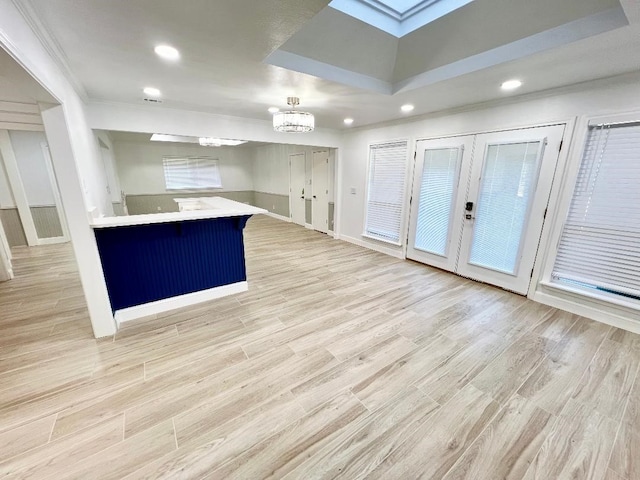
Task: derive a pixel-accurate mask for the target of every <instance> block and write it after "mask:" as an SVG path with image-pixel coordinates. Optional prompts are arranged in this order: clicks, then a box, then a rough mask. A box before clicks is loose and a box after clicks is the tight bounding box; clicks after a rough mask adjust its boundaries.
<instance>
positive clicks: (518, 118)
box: [337, 74, 640, 332]
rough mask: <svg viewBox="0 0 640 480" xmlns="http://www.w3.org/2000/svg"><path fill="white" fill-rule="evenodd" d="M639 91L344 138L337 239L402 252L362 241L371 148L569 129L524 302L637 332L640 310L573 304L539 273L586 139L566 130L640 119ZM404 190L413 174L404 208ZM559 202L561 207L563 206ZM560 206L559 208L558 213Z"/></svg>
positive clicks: (594, 90)
mask: <svg viewBox="0 0 640 480" xmlns="http://www.w3.org/2000/svg"><path fill="white" fill-rule="evenodd" d="M639 84H640V74H628V75H624V76H620V77H617V78H611V79H606V80H601V81H596V82H591V83H589V84H582V85H577V86H573V87H568V88H564V89H559V90H556V91H554V92H547V93H546V94H544V95H531V96H527V97H522V98H514V99H512V100H509V101H505V102H504V103H502V104H494V105H493V106H486V107H484V108H481V107H478V108H475V109H470V110H468V111H461V112H458V113H449V114H446V113H443V114H435V115H430V116H426V117H422V118H418V119H414V120H411V121H405V122H396V123H390V124H386V125H381V126H376V127H371V128H366V127H363V128H360V129H357V130H353V131H350V132H349V133H347V134H346V135H345V136H344V140H343V148H342V149H341V151H340V162H339V166H338V168H339V177H340V182H339V185H338V190H337V196H338V204H337V207H339V213H338V215H337V221H338V222H339V223H338V227H337V236H338V238H343V239H347V240H350V241H355V242H356V243H359V244H361V245H364V246H368V247H370V248H373V249H376V250H379V251H383V252H385V253H389V254H391V255H395V256H398V257H404V253H405V252H404V248H405V247H404V245H403V247H395V246H393V245H389V244H382V243H379V242H376V241H375V240H370V239H367V238H365V237H362V235H361V234H362V232H363V227H364V213H365V193H366V181H367V179H366V174H367V162H368V147H369V145H370V144H371V143H375V142H380V141H386V140H393V139H400V138H406V139H409V142H410V148H411V149H412V150H414V149H415V141H416V140H417V139H424V138H434V137H439V136H447V135H459V134H470V133H478V132H484V131H491V130H501V129H510V128H518V127H527V126H533V125H540V124H545V123H556V122H563V123H564V122H566V123H567V124H568V125H569V129H568V132H567V133H566V134H565V138H564V146H563V152H564V154H562V155H561V159H560V160H559V164H558V169H557V172H556V176H555V181H554V186H553V191H552V194H551V199H550V203H549V212H548V214H547V221H546V222H545V227H544V230H543V233H542V239H541V243H540V253H539V255H538V257H537V258H538V260H537V261H536V267H535V270H534V275H533V282H534V283H533V287H532V289H531V290H530V293H529V296H530V298H533V299H535V300H538V301H541V302H543V303H547V304H550V305H553V306H556V307H558V308H563V309H566V310H569V311H572V312H574V313H578V314H580V315H585V316H589V317H591V318H594V319H596V320H599V321H602V322H605V323H610V324H612V325H616V326H619V327H622V328H626V329H629V330H632V331H637V332H640V310H634V309H629V308H627V309H623V308H617V307H613V306H611V305H608V304H603V303H602V302H594V301H591V300H590V299H588V298H585V297H582V296H575V295H574V296H572V297H571V296H569V295H565V294H564V293H562V292H558V291H551V289H550V288H549V287H545V286H544V285H543V283H544V282H545V281H546V280H548V278H545V275H546V276H548V269H547V272H546V273H545V269H544V266H545V264H546V265H548V264H549V263H550V262H552V261H553V259H554V258H555V248H556V247H555V242H554V241H551V238H552V234H554V235H558V232H559V231H561V228H562V224H563V222H564V218H565V217H566V209H567V208H568V202H567V201H566V196H567V195H568V196H570V195H571V189H570V188H563V187H564V185H572V184H573V182H574V180H575V178H571V177H570V176H568V175H566V174H565V172H568V171H577V168H576V167H577V165H579V163H580V161H581V155H582V150H583V144H582V142H583V139H584V135H583V133H584V132H582V131H576V132H573V131H572V129H571V127H572V126H574V125H577V127H576V128H577V129H585V128H586V120H585V119H586V118H587V117H591V116H597V115H609V114H616V113H627V112H640V89H639V88H638V85H639ZM410 182H411V169H409V172H408V174H407V192H408V193H407V199H406V200H407V202H406V206H407V207H408V198H409V195H410V192H409V190H410V188H409V186H410V184H411V183H410ZM351 188H355V189H356V194H355V195H353V194H351V193H350V189H351ZM563 195H564V198H565V201H564V202H561V198H562V196H563ZM561 205H564V206H562V207H561ZM406 224H407V221H406V220H405V225H404V228H403V232H402V235H401V238H406V234H407V225H406ZM554 232H555V233H554ZM556 238H557V237H556ZM403 244H404V242H403Z"/></svg>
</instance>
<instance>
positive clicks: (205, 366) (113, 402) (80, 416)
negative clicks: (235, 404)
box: [52, 348, 246, 438]
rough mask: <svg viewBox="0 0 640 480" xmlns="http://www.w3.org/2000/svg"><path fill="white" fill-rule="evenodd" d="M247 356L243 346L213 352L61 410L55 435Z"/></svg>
mask: <svg viewBox="0 0 640 480" xmlns="http://www.w3.org/2000/svg"><path fill="white" fill-rule="evenodd" d="M245 358H246V357H245V355H244V353H243V352H242V350H241V349H240V348H234V349H228V350H225V351H222V352H219V353H218V354H215V355H211V356H210V357H209V358H208V360H207V362H204V363H200V364H197V365H194V366H193V367H192V368H190V369H185V370H181V371H178V372H168V373H165V374H163V375H159V376H157V377H154V378H152V379H150V380H146V381H142V382H138V383H135V384H133V385H130V386H128V387H125V388H124V389H122V390H119V391H116V392H113V393H112V394H110V395H105V396H102V397H100V398H97V399H90V400H86V401H83V402H79V403H78V404H77V405H74V406H73V407H71V408H68V409H66V410H63V411H62V412H60V413H59V414H58V419H57V421H56V424H55V427H54V429H53V435H52V438H58V437H60V436H62V435H67V434H69V433H72V432H74V431H77V430H80V429H82V428H84V427H87V426H89V425H92V424H94V423H97V422H98V421H100V420H101V419H103V418H105V417H110V416H112V415H115V414H117V413H119V412H122V411H124V410H125V409H127V408H131V407H132V406H134V405H136V404H141V403H144V402H147V401H150V400H152V399H153V398H155V397H156V396H157V395H158V394H160V393H162V392H164V391H167V390H170V389H177V388H184V387H185V386H186V385H189V384H190V383H192V382H194V381H197V380H198V379H200V378H204V377H206V376H208V375H211V374H214V373H216V372H218V371H220V370H222V369H224V368H225V367H228V366H231V365H233V364H235V363H238V362H241V361H242V360H244V359H245Z"/></svg>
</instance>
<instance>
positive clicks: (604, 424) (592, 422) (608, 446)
mask: <svg viewBox="0 0 640 480" xmlns="http://www.w3.org/2000/svg"><path fill="white" fill-rule="evenodd" d="M617 428H618V424H617V423H616V422H614V421H613V420H611V419H609V418H607V417H605V416H604V415H601V414H600V413H598V412H596V411H594V410H591V409H590V408H589V407H587V406H585V405H583V404H580V403H578V402H575V401H573V400H569V402H568V403H567V405H566V407H565V408H564V410H563V411H562V413H561V414H560V416H559V418H558V421H557V422H556V423H555V425H554V426H553V428H552V429H551V432H550V433H549V436H548V437H547V439H546V440H545V442H544V444H543V445H542V447H541V449H540V451H539V452H538V455H537V456H536V458H535V460H534V461H533V462H532V463H531V466H530V467H529V469H528V470H527V473H526V475H525V476H524V477H523V478H524V480H538V479H540V480H543V479H544V480H548V479H550V478H553V479H558V480H564V479H577V478H580V479H585V480H587V479H592V480H597V479H600V478H604V476H605V475H606V473H607V466H608V463H609V456H610V455H611V450H612V448H613V440H612V439H613V438H615V435H616V431H617Z"/></svg>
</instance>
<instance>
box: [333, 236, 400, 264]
mask: <svg viewBox="0 0 640 480" xmlns="http://www.w3.org/2000/svg"><path fill="white" fill-rule="evenodd" d="M334 238H337V239H338V240H344V241H345V242H348V243H353V244H354V245H358V246H359V247H364V248H368V249H369V250H375V251H376V252H380V253H384V254H385V255H389V256H391V257H395V258H400V259H402V260H404V252H403V251H402V249H398V250H395V249H393V248H389V247H385V246H383V245H376V244H373V243H369V242H364V241H362V240H360V239H359V238H353V237H349V236H347V235H338V236H337V237H334ZM376 240H377V239H376Z"/></svg>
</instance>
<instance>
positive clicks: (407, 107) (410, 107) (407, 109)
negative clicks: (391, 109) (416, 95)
mask: <svg viewBox="0 0 640 480" xmlns="http://www.w3.org/2000/svg"><path fill="white" fill-rule="evenodd" d="M414 108H415V107H414V106H413V105H411V104H406V105H402V106H401V107H400V110H402V111H403V112H405V113H408V112H412V111H413V109H414Z"/></svg>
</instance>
